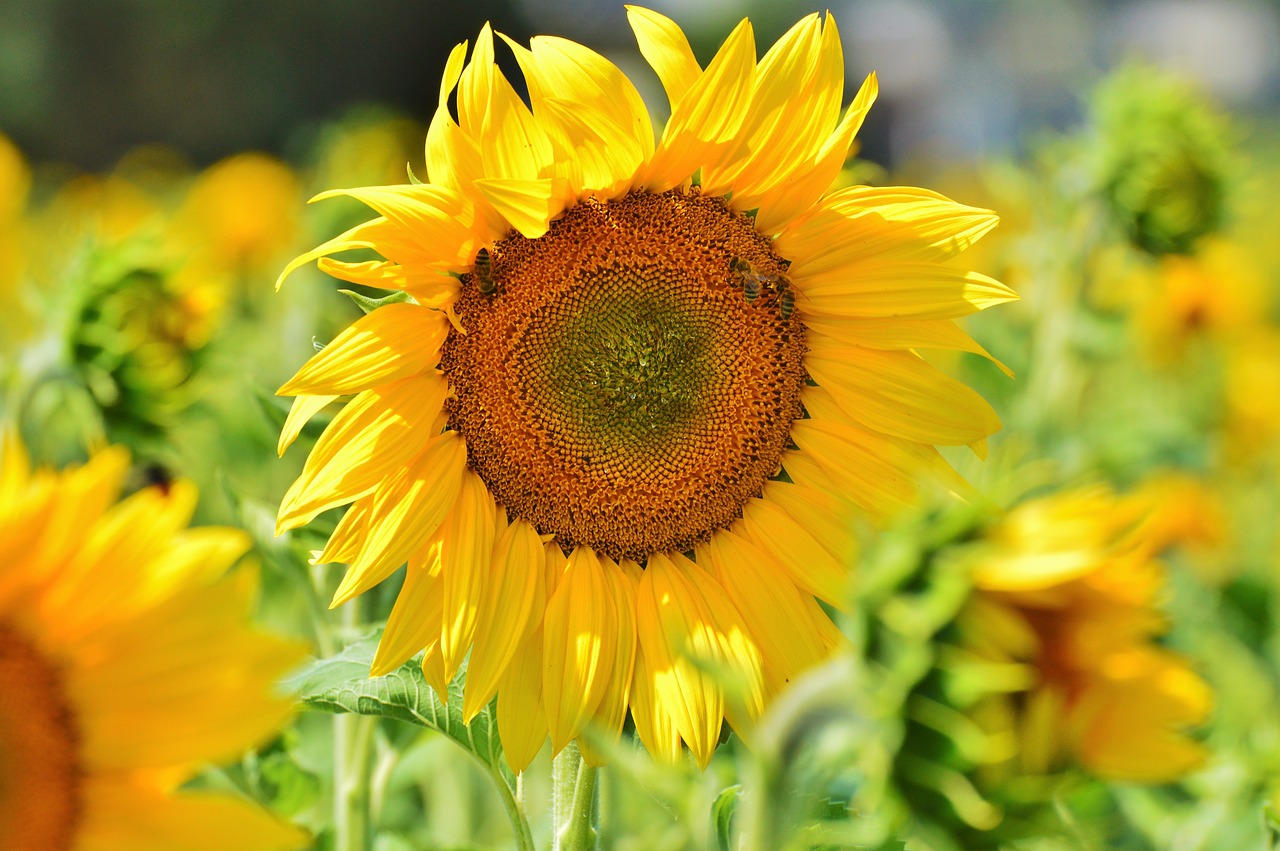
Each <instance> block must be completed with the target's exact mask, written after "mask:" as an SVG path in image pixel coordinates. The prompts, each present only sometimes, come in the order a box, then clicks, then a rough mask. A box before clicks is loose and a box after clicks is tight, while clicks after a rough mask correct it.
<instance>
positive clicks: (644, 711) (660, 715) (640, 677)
mask: <svg viewBox="0 0 1280 851" xmlns="http://www.w3.org/2000/svg"><path fill="white" fill-rule="evenodd" d="M637 605H639V604H638V603H637ZM637 612H638V609H637ZM638 618H639V615H638V614H637V628H638V629H639V628H640V621H639V619H638ZM638 634H639V633H638V632H637V635H638ZM663 664H664V665H665V664H667V663H666V662H665V660H664V662H663ZM663 670H664V671H665V670H666V669H665V668H664V669H663ZM631 720H632V721H633V722H634V723H635V725H636V735H638V736H639V737H640V742H641V744H643V745H644V749H645V750H646V751H648V752H649V755H650V756H652V757H653V758H654V759H657V760H662V761H664V762H668V763H676V762H679V761H680V754H681V749H680V733H679V732H678V731H677V730H676V722H675V719H674V718H673V717H672V715H671V712H669V711H668V710H667V707H666V704H665V703H664V702H663V700H662V698H661V697H660V696H659V691H658V685H657V672H655V671H654V670H653V669H652V666H651V665H650V664H649V662H648V660H647V659H646V657H645V655H644V647H643V643H642V642H637V644H636V661H635V671H634V675H633V676H632V678H631Z"/></svg>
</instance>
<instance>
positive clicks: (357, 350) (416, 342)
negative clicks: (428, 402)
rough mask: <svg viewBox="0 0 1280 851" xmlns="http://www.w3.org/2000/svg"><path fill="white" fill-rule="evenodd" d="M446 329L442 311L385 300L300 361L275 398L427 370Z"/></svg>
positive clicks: (360, 386)
mask: <svg viewBox="0 0 1280 851" xmlns="http://www.w3.org/2000/svg"><path fill="white" fill-rule="evenodd" d="M448 333H449V323H448V320H446V319H445V316H444V314H443V313H441V312H440V311H438V310H431V309H429V308H426V307H421V306H419V305H416V304H408V303H401V304H388V305H386V306H385V307H380V308H378V309H377V310H375V311H373V312H372V313H369V314H367V315H365V316H362V317H360V318H359V319H357V320H356V321H355V322H353V323H351V324H350V325H348V326H347V327H346V328H344V329H343V330H342V332H341V333H340V334H338V336H337V337H335V338H334V339H333V342H331V343H329V345H327V346H325V347H324V348H323V349H321V350H320V351H318V352H316V354H315V355H314V356H313V357H312V358H311V359H310V360H308V361H307V362H306V363H305V364H303V366H302V368H301V369H299V370H298V374H297V375H295V376H294V377H293V378H291V379H289V380H288V381H287V382H285V384H284V386H283V387H281V388H280V389H279V390H277V391H276V395H278V396H299V395H308V396H341V395H345V394H347V393H359V392H360V391H361V390H368V389H369V388H371V387H376V386H378V385H380V384H389V383H391V382H392V381H396V380H398V379H401V378H407V377H408V376H410V375H417V374H419V373H422V372H425V371H426V370H429V369H431V368H432V367H434V366H435V365H436V364H437V363H439V362H440V346H441V344H442V343H444V339H445V336H446V335H447V334H448Z"/></svg>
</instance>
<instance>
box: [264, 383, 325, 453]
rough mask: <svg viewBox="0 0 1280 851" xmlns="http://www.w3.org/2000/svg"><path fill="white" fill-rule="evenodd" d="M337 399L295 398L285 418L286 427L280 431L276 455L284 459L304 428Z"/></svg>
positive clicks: (318, 397)
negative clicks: (287, 450) (285, 452)
mask: <svg viewBox="0 0 1280 851" xmlns="http://www.w3.org/2000/svg"><path fill="white" fill-rule="evenodd" d="M337 398H338V397H337V396H297V397H295V398H294V400H293V405H292V406H290V408H289V415H288V416H287V417H285V420H284V427H283V428H281V429H280V441H279V442H278V443H277V444H276V454H277V455H279V456H280V457H282V458H283V457H284V451H285V450H286V449H288V448H289V447H290V446H291V445H292V444H293V442H294V441H295V440H297V439H298V435H299V434H301V433H302V429H303V427H304V426H305V425H306V424H307V423H309V422H311V418H312V417H314V416H315V415H316V414H318V413H320V411H321V410H322V409H323V408H324V407H325V406H326V405H328V404H329V403H330V402H332V401H334V400H335V399H337Z"/></svg>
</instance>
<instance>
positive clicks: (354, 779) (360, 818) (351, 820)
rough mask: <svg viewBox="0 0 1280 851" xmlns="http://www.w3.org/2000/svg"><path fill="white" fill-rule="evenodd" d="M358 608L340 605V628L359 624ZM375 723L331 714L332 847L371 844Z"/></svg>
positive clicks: (364, 848) (341, 849)
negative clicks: (370, 814) (371, 793)
mask: <svg viewBox="0 0 1280 851" xmlns="http://www.w3.org/2000/svg"><path fill="white" fill-rule="evenodd" d="M362 608H363V607H362V606H361V604H360V601H359V600H358V599H357V600H352V601H351V602H349V603H347V604H346V606H344V607H343V608H342V617H341V623H342V628H344V631H348V632H350V631H354V630H355V629H356V628H358V627H359V626H360V624H361V618H362ZM377 725H378V719H377V718H376V717H373V716H369V715H354V714H342V715H337V716H334V719H333V754H334V777H333V832H334V845H333V847H334V851H368V849H370V848H372V847H373V823H372V821H371V819H370V818H369V812H370V806H369V805H370V780H371V779H372V777H371V775H372V767H373V751H374V748H373V737H374V733H375V732H376V731H377Z"/></svg>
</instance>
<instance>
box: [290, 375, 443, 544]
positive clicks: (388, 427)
mask: <svg viewBox="0 0 1280 851" xmlns="http://www.w3.org/2000/svg"><path fill="white" fill-rule="evenodd" d="M447 391H448V385H447V384H446V383H445V380H444V377H443V376H442V375H440V374H439V373H436V372H428V373H423V374H421V375H420V376H415V377H412V378H406V379H403V380H401V381H398V382H396V383H394V384H390V385H385V386H382V387H378V388H375V389H373V390H366V391H364V392H363V393H361V394H359V395H358V396H356V397H355V399H353V400H352V401H351V402H349V403H348V404H347V406H346V407H345V408H343V409H342V410H341V411H340V412H338V415H337V416H335V417H334V418H333V421H332V422H330V423H329V425H328V426H326V427H325V430H324V432H323V433H322V434H321V435H320V439H319V440H317V441H316V445H315V447H314V448H313V449H312V450H311V454H310V455H309V456H307V461H306V463H305V464H304V465H303V468H302V474H301V475H300V476H298V479H297V481H295V482H294V483H293V485H292V486H291V487H290V488H289V490H288V492H287V493H286V494H285V496H284V499H283V500H282V501H281V503H280V511H279V514H278V516H277V520H276V524H277V526H276V528H277V533H278V532H279V531H282V530H284V529H289V528H293V527H295V526H300V525H302V524H304V523H309V522H311V520H312V519H313V518H314V517H315V516H316V515H317V514H319V513H320V512H321V511H326V510H328V509H330V508H334V507H335V506H338V505H344V504H346V503H348V502H351V501H352V500H354V499H357V498H359V497H361V496H364V495H366V494H369V493H372V492H373V491H374V489H375V488H377V487H378V486H379V485H380V484H381V483H382V482H383V481H384V480H385V479H386V478H387V477H388V476H390V475H392V474H393V473H394V472H395V471H396V470H398V469H400V468H402V467H404V466H405V465H407V464H409V463H411V462H412V461H413V460H414V458H416V457H417V456H418V455H419V454H420V453H421V452H422V449H423V448H424V447H425V446H426V443H427V440H428V439H429V438H430V436H431V434H432V431H431V428H430V426H431V424H432V422H433V421H434V419H435V417H436V416H437V415H438V414H439V413H440V409H441V407H442V406H443V405H444V398H445V393H446V392H447Z"/></svg>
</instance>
